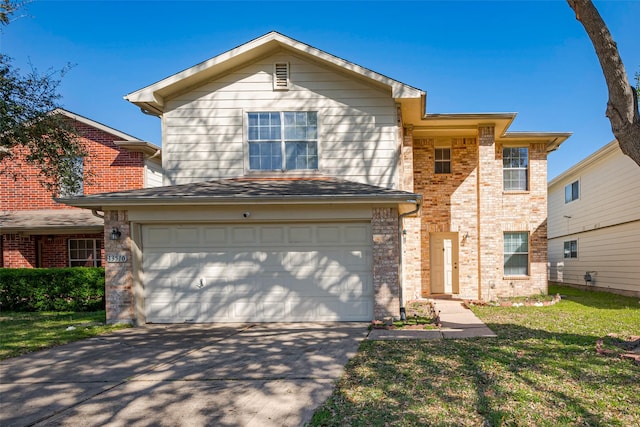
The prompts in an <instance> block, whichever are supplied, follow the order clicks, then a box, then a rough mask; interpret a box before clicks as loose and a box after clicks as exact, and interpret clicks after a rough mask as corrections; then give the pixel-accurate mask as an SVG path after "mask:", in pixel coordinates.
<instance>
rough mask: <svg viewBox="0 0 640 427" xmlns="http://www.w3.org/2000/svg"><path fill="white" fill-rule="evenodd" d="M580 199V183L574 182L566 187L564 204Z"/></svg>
mask: <svg viewBox="0 0 640 427" xmlns="http://www.w3.org/2000/svg"><path fill="white" fill-rule="evenodd" d="M579 197H580V183H579V182H578V181H574V182H572V183H571V184H569V185H567V186H565V187H564V202H565V203H569V202H573V201H574V200H578V198H579Z"/></svg>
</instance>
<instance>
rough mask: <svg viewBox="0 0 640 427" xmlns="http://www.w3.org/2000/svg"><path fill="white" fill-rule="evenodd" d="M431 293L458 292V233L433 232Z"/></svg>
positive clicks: (431, 240)
mask: <svg viewBox="0 0 640 427" xmlns="http://www.w3.org/2000/svg"><path fill="white" fill-rule="evenodd" d="M429 244H430V269H431V275H430V277H431V294H455V293H458V292H459V290H458V233H431V234H430V235H429Z"/></svg>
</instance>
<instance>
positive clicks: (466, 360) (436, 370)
mask: <svg viewBox="0 0 640 427" xmlns="http://www.w3.org/2000/svg"><path fill="white" fill-rule="evenodd" d="M487 326H489V327H490V328H491V329H492V330H494V331H495V332H496V333H497V334H498V338H477V339H466V340H441V341H366V342H364V343H363V344H362V345H361V348H360V352H359V353H358V355H357V356H356V357H355V358H354V359H352V361H351V362H350V363H349V364H348V365H347V372H346V375H345V376H344V377H343V378H342V380H341V381H340V384H339V387H338V389H336V392H335V393H334V395H333V397H332V399H330V400H329V401H328V402H327V404H326V405H325V408H327V410H325V411H322V412H323V414H325V415H326V414H327V413H330V412H334V411H336V416H334V420H329V421H327V420H324V425H338V424H352V425H373V424H377V423H382V424H385V423H387V424H389V425H401V424H402V425H425V424H427V425H505V424H506V425H553V426H555V425H637V424H638V423H639V422H640V394H638V393H637V386H638V380H639V378H640V366H638V365H634V364H633V363H631V362H629V361H625V360H620V359H618V358H615V357H607V356H602V355H598V354H597V353H596V351H595V342H596V340H597V338H598V337H593V336H582V335H578V334H568V333H550V332H547V331H543V330H536V329H530V328H526V327H523V326H519V325H512V324H510V325H505V324H488V325H487ZM505 337H509V338H505ZM334 421H335V424H332V423H333V422H334Z"/></svg>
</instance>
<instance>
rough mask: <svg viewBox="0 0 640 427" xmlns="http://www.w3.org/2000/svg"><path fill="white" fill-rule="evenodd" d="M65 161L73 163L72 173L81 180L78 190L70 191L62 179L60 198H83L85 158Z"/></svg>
mask: <svg viewBox="0 0 640 427" xmlns="http://www.w3.org/2000/svg"><path fill="white" fill-rule="evenodd" d="M65 161H69V162H71V173H73V174H75V175H76V176H77V177H78V178H79V179H78V188H77V189H76V191H70V190H69V189H68V188H67V187H66V185H65V183H64V179H61V180H60V182H59V186H60V188H59V193H60V197H72V196H82V195H83V194H84V158H83V157H74V158H66V159H65Z"/></svg>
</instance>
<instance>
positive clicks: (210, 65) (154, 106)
mask: <svg viewBox="0 0 640 427" xmlns="http://www.w3.org/2000/svg"><path fill="white" fill-rule="evenodd" d="M281 49H284V50H289V51H293V52H295V53H296V54H297V55H300V56H302V57H307V58H310V59H313V60H314V61H316V62H321V63H323V64H325V65H327V66H330V67H334V68H338V69H340V70H341V71H342V72H344V73H347V74H350V75H353V76H354V77H355V78H359V79H364V80H368V81H370V82H372V83H374V84H377V85H379V86H382V87H388V88H389V89H390V90H391V94H392V96H393V98H395V99H401V98H417V99H421V98H423V97H424V95H425V93H424V92H423V91H421V90H420V89H417V88H414V87H412V86H409V85H406V84H404V83H401V82H399V81H397V80H394V79H392V78H389V77H387V76H384V75H382V74H379V73H376V72H375V71H371V70H369V69H368V68H364V67H361V66H360V65H357V64H354V63H352V62H349V61H347V60H344V59H342V58H339V57H337V56H334V55H331V54H330V53H327V52H324V51H322V50H320V49H317V48H315V47H312V46H310V45H307V44H305V43H302V42H300V41H298V40H294V39H292V38H290V37H287V36H285V35H283V34H280V33H278V32H275V31H272V32H270V33H267V34H265V35H263V36H261V37H258V38H257V39H254V40H251V41H250V42H248V43H245V44H242V45H240V46H238V47H236V48H234V49H231V50H229V51H227V52H225V53H222V54H220V55H218V56H215V57H213V58H211V59H208V60H206V61H204V62H201V63H200V64H197V65H195V66H193V67H191V68H187V69H186V70H184V71H181V72H179V73H177V74H174V75H172V76H169V77H167V78H165V79H163V80H160V81H159V82H156V83H154V84H152V85H149V86H146V87H144V88H142V89H139V90H137V91H135V92H132V93H130V94H128V95H126V96H125V97H124V99H126V100H127V101H130V102H132V103H134V104H136V105H137V106H139V107H140V108H141V109H142V110H143V111H144V112H147V113H150V114H154V115H160V114H162V112H163V109H164V100H165V99H167V98H170V97H171V96H172V95H173V94H175V93H178V92H180V91H182V90H184V89H186V88H189V87H192V86H196V85H198V84H201V83H203V82H204V81H206V80H210V79H212V78H215V77H216V76H218V75H222V74H224V73H226V72H228V71H229V70H231V69H234V68H237V67H239V66H242V65H243V64H246V63H247V62H249V61H251V60H253V59H255V58H259V57H261V56H264V55H267V54H269V53H271V52H276V51H278V50H281Z"/></svg>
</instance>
